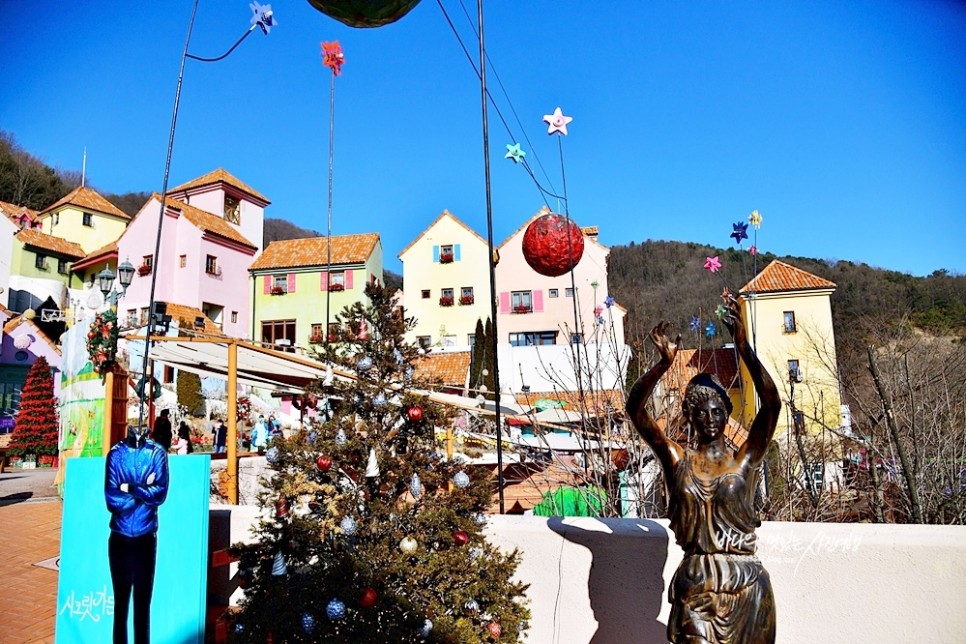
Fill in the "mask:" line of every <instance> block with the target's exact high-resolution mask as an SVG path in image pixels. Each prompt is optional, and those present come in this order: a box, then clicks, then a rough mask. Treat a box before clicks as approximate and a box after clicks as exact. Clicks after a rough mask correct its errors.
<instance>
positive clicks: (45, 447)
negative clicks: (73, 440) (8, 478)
mask: <svg viewBox="0 0 966 644" xmlns="http://www.w3.org/2000/svg"><path fill="white" fill-rule="evenodd" d="M10 453H11V454H16V455H21V456H26V455H34V456H43V455H55V454H57V399H56V398H55V397H54V378H53V376H52V375H51V373H50V364H49V363H48V362H47V359H46V358H44V357H43V356H40V357H39V358H37V361H36V362H34V363H33V365H32V366H31V367H30V371H28V372H27V382H26V383H25V384H24V387H23V392H22V393H21V394H20V410H19V411H18V412H17V421H16V427H15V428H14V430H13V437H12V438H11V440H10Z"/></svg>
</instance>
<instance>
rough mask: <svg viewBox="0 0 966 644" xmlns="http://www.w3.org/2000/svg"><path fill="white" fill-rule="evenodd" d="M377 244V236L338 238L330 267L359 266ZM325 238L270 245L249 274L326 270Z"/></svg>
mask: <svg viewBox="0 0 966 644" xmlns="http://www.w3.org/2000/svg"><path fill="white" fill-rule="evenodd" d="M378 243H379V233H362V234H359V235H339V236H336V237H333V238H332V264H333V265H338V264H360V263H364V262H365V261H366V260H368V259H369V256H370V255H372V251H373V250H375V248H376V244H378ZM328 248H329V246H328V240H327V238H325V237H306V238H304V239H284V240H281V241H273V242H271V243H269V245H268V247H267V248H265V250H264V251H263V252H262V254H261V256H260V257H259V258H258V259H257V260H255V263H254V264H252V265H251V268H250V269H249V270H259V269H275V268H297V267H302V266H325V264H326V260H327V259H328V254H329V251H328Z"/></svg>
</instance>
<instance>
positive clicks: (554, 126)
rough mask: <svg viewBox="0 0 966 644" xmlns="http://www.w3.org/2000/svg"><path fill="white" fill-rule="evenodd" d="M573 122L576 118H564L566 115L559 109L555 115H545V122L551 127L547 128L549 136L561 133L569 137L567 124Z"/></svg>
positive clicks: (554, 112) (555, 111)
mask: <svg viewBox="0 0 966 644" xmlns="http://www.w3.org/2000/svg"><path fill="white" fill-rule="evenodd" d="M572 120H574V117H572V116H564V113H563V112H561V111H560V108H559V107H558V108H557V109H555V110H554V111H553V114H544V115H543V122H544V123H546V124H547V125H549V126H550V127H548V128H547V134H553V133H554V132H559V133H560V134H563V135H564V136H567V124H568V123H570V122H571V121H572Z"/></svg>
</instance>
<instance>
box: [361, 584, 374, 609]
mask: <svg viewBox="0 0 966 644" xmlns="http://www.w3.org/2000/svg"><path fill="white" fill-rule="evenodd" d="M378 600H379V595H378V593H376V590H375V589H374V588H369V587H366V588H363V589H362V592H361V593H360V594H359V606H360V607H362V608H372V607H373V606H375V605H376V602H377V601H378Z"/></svg>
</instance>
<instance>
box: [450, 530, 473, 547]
mask: <svg viewBox="0 0 966 644" xmlns="http://www.w3.org/2000/svg"><path fill="white" fill-rule="evenodd" d="M453 541H455V542H456V545H458V546H465V545H466V544H468V543H469V542H470V535H468V534H466V531H464V530H457V531H456V532H454V533H453Z"/></svg>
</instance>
